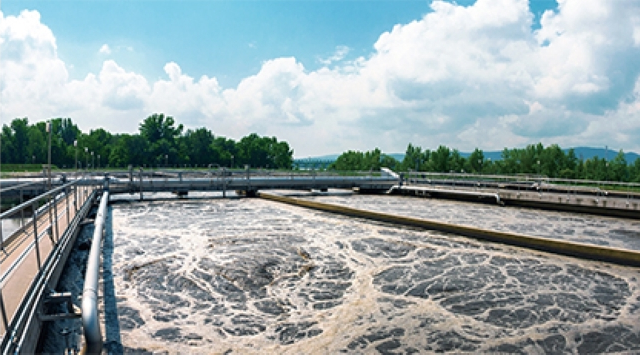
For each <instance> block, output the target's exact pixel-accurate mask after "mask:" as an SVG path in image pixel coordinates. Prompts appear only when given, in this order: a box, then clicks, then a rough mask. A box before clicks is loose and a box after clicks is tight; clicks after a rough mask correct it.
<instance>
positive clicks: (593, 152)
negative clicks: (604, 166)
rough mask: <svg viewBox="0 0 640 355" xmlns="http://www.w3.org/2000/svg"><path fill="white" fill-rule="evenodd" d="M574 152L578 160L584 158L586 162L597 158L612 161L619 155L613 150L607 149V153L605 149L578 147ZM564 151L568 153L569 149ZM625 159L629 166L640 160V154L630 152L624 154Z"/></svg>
mask: <svg viewBox="0 0 640 355" xmlns="http://www.w3.org/2000/svg"><path fill="white" fill-rule="evenodd" d="M573 150H574V152H575V153H576V157H578V159H580V158H582V159H584V160H587V159H591V158H593V157H596V156H597V157H598V158H606V159H607V160H612V159H613V158H615V157H616V155H618V151H615V150H613V149H607V150H606V151H605V150H604V149H603V148H589V147H577V148H573ZM564 151H565V153H566V152H567V151H568V149H565V150H564ZM624 158H625V159H626V160H627V164H629V163H633V162H635V161H636V159H638V158H640V154H637V153H633V152H628V153H624Z"/></svg>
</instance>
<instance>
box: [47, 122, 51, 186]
mask: <svg viewBox="0 0 640 355" xmlns="http://www.w3.org/2000/svg"><path fill="white" fill-rule="evenodd" d="M47 133H48V134H49V155H48V158H47V180H48V182H49V190H51V121H48V122H47Z"/></svg>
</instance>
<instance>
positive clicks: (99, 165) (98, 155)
mask: <svg viewBox="0 0 640 355" xmlns="http://www.w3.org/2000/svg"><path fill="white" fill-rule="evenodd" d="M98 169H100V154H98Z"/></svg>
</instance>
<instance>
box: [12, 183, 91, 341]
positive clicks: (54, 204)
mask: <svg viewBox="0 0 640 355" xmlns="http://www.w3.org/2000/svg"><path fill="white" fill-rule="evenodd" d="M79 182H80V181H73V182H70V183H67V184H64V185H63V186H60V187H57V188H55V189H52V190H50V191H48V192H46V193H44V194H42V195H39V196H37V197H35V198H32V199H30V200H28V201H26V202H23V203H20V204H19V205H17V206H15V207H13V208H11V209H9V210H7V211H5V212H3V213H2V214H0V223H1V224H2V226H3V227H8V225H9V224H11V229H12V230H6V229H5V228H0V336H1V337H2V351H3V352H6V351H7V349H10V348H12V349H19V347H20V345H19V344H21V341H22V340H21V339H24V333H25V330H26V329H27V328H29V327H30V324H32V323H33V321H34V318H37V316H35V314H36V313H37V309H36V308H37V305H38V300H39V299H40V297H41V295H42V294H43V293H44V292H46V289H47V280H48V278H49V277H50V275H51V272H52V271H51V270H52V269H53V266H55V265H56V264H57V259H56V258H58V257H59V255H60V248H59V247H60V246H61V245H66V243H67V239H68V237H67V234H66V233H65V231H66V228H67V227H68V226H69V224H70V223H72V215H73V218H74V220H75V218H76V215H77V214H78V211H79V209H80V207H81V206H82V205H84V203H85V202H86V201H87V200H88V199H90V198H91V193H90V192H91V190H92V187H91V186H85V185H82V184H79ZM5 234H6V237H5ZM34 260H35V262H34ZM33 265H35V267H34V266H33ZM25 277H27V278H32V281H28V282H26V283H25V282H24V281H25V280H24V278H25ZM7 292H8V293H9V294H7Z"/></svg>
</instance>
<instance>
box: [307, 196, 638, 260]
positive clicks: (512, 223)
mask: <svg viewBox="0 0 640 355" xmlns="http://www.w3.org/2000/svg"><path fill="white" fill-rule="evenodd" d="M303 197H304V198H308V199H312V200H317V201H319V202H326V203H332V204H339V205H345V206H349V207H355V208H361V209H367V210H372V211H378V212H386V213H391V214H397V215H403V216H411V217H418V218H426V219H431V220H438V221H442V222H447V223H453V224H461V225H468V226H474V227H480V228H485V229H491V230H498V231H505V232H515V233H520V234H525V235H531V236H539V237H545V238H555V239H564V240H570V241H574V242H579V243H588V244H596V245H607V246H612V247H617V248H623V249H630V250H640V221H637V220H631V219H621V218H608V217H600V216H593V215H587V214H582V215H579V214H575V213H567V212H552V211H544V210H534V209H526V208H517V207H500V206H498V205H495V204H475V203H466V202H458V201H449V200H437V199H425V198H416V197H401V196H384V195H383V196H376V197H375V198H371V196H362V195H353V196H344V195H342V196H341V195H324V196H303Z"/></svg>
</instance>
